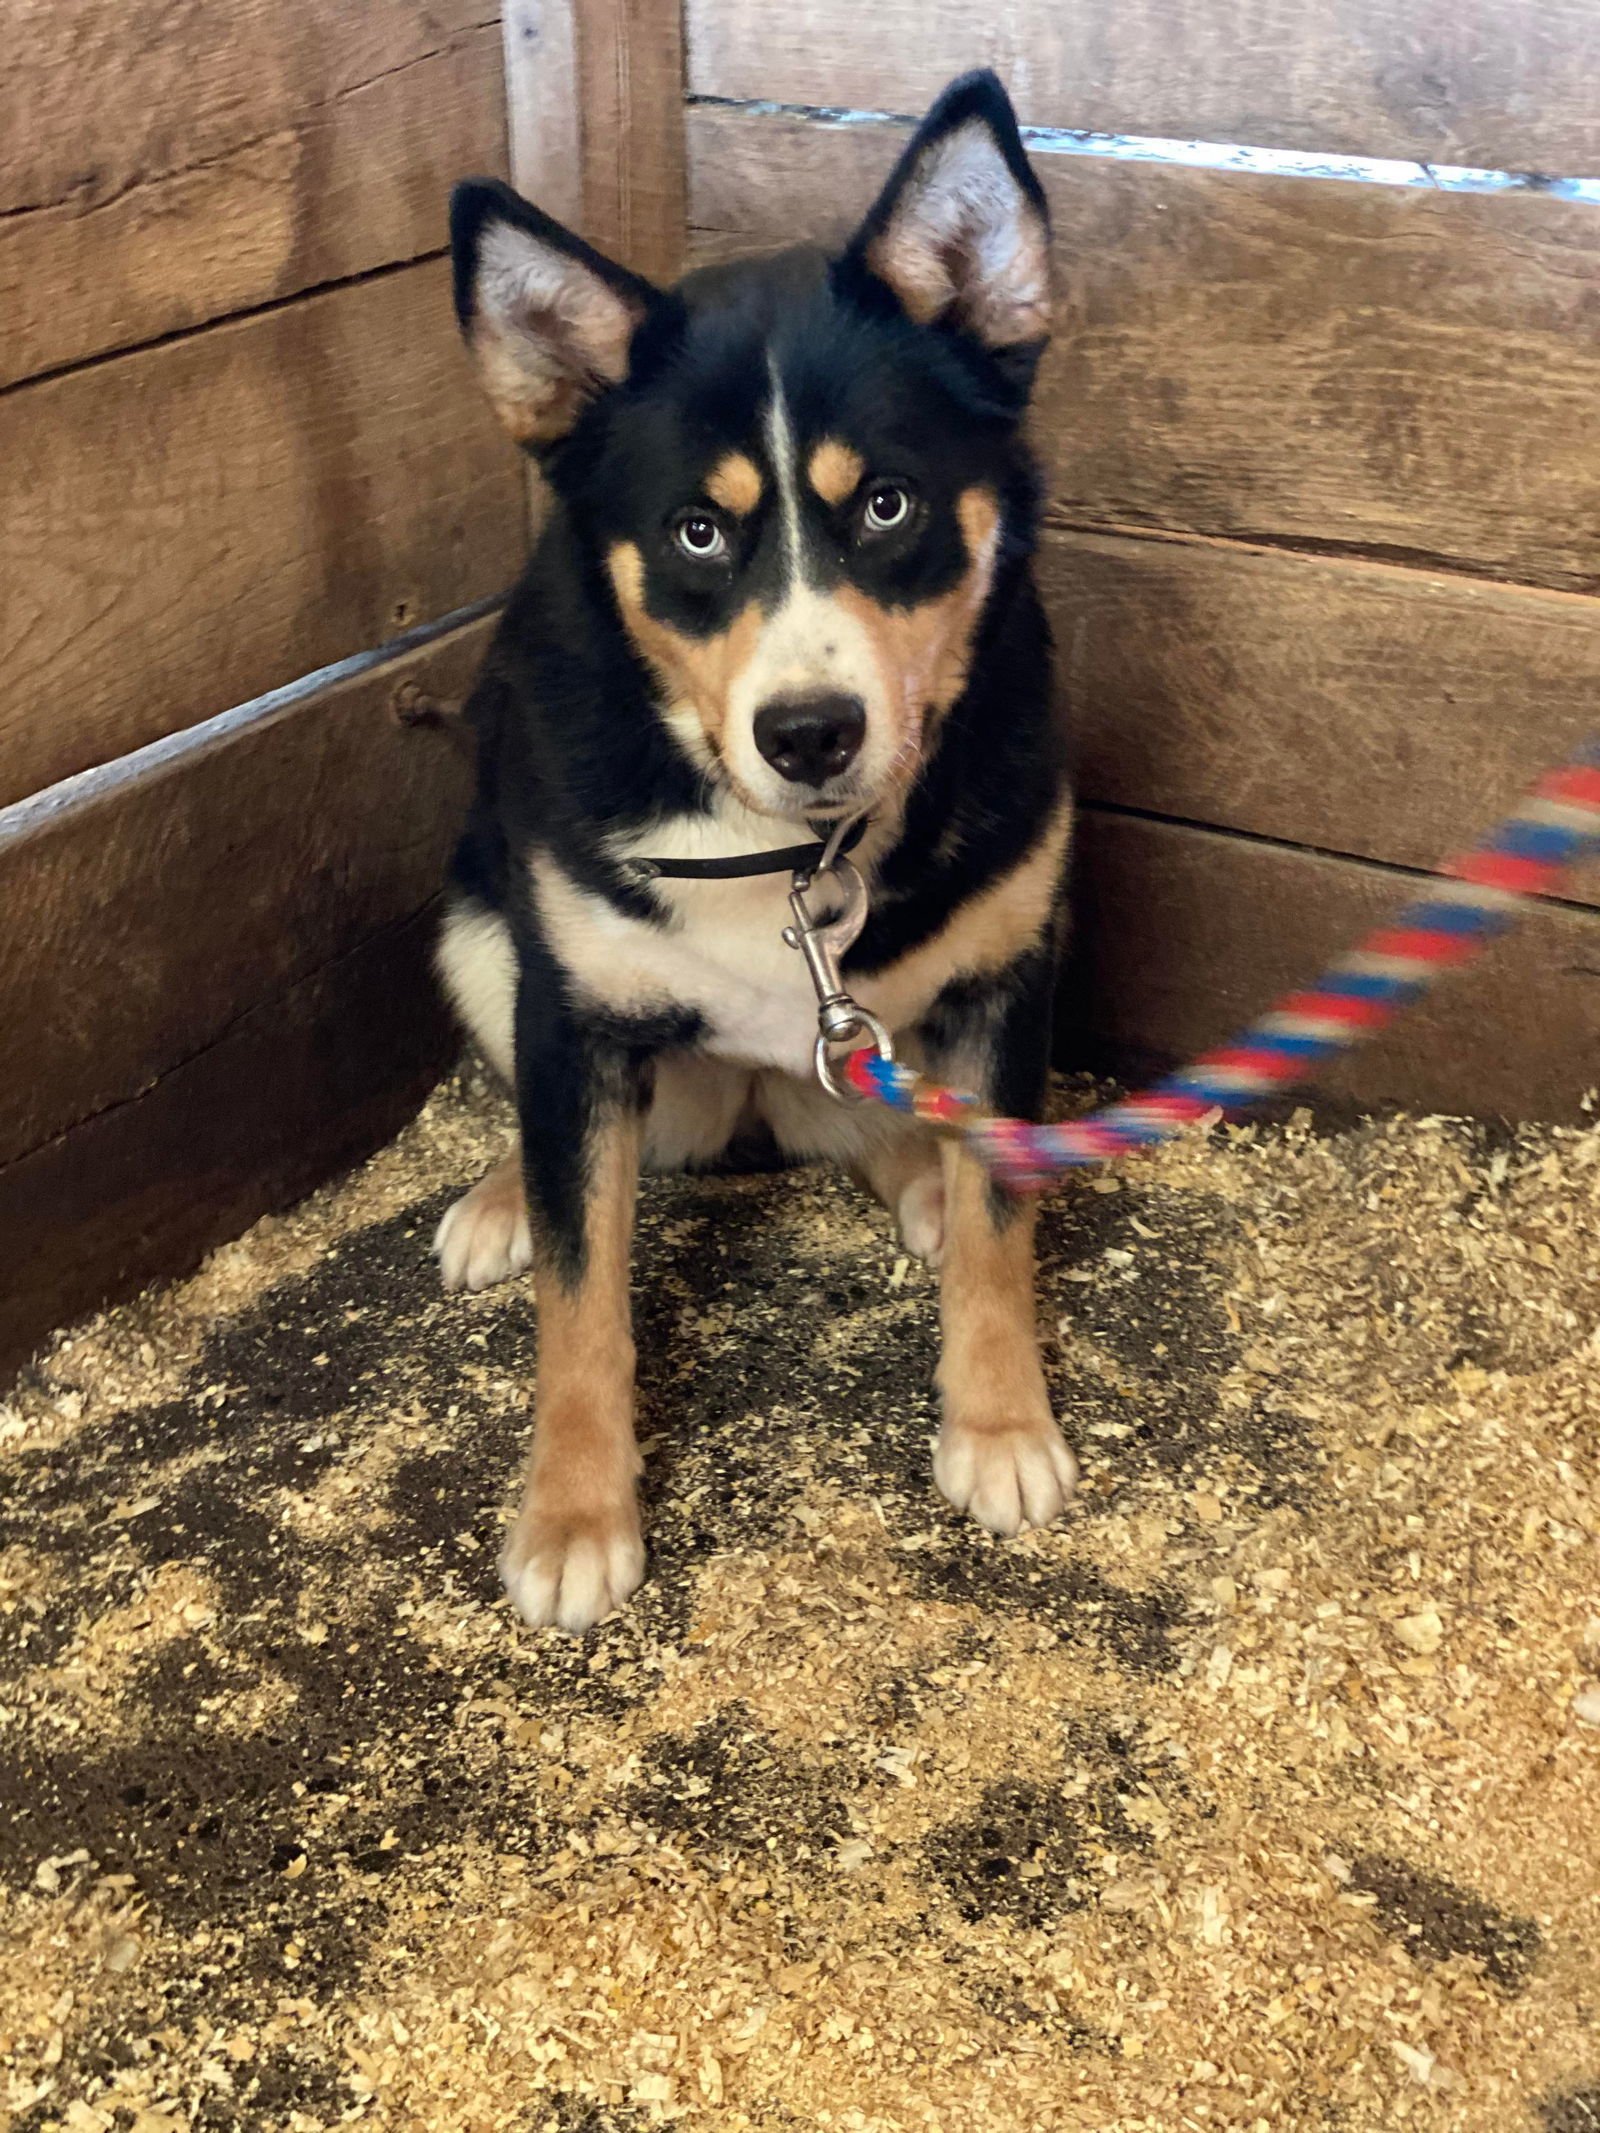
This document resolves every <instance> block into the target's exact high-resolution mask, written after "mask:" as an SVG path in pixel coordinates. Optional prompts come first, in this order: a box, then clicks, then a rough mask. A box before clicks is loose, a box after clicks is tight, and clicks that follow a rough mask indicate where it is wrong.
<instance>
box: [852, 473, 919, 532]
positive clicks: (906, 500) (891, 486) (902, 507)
mask: <svg viewBox="0 0 1600 2133" xmlns="http://www.w3.org/2000/svg"><path fill="white" fill-rule="evenodd" d="M910 516H911V498H910V497H909V496H908V495H907V494H906V492H905V490H904V489H902V488H901V486H900V484H899V483H898V482H894V481H881V482H879V483H878V485H877V487H876V488H874V489H870V490H869V491H868V492H867V501H866V506H865V508H864V509H863V511H862V513H861V530H862V532H863V533H893V532H894V530H895V529H896V527H898V526H903V525H904V524H905V522H906V520H907V519H908V518H909V517H910Z"/></svg>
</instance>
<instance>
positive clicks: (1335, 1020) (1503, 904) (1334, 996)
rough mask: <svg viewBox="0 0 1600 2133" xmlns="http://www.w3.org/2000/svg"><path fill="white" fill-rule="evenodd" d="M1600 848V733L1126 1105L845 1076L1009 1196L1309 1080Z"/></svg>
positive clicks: (872, 1069)
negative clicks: (1229, 1036)
mask: <svg viewBox="0 0 1600 2133" xmlns="http://www.w3.org/2000/svg"><path fill="white" fill-rule="evenodd" d="M1597 851H1600V735H1597V736H1596V737H1595V738H1593V739H1591V740H1590V741H1589V742H1588V743H1587V744H1586V745H1585V746H1584V747H1583V748H1582V749H1581V750H1580V751H1579V753H1578V754H1577V755H1576V756H1575V757H1574V758H1573V760H1572V761H1571V762H1570V763H1568V764H1567V765H1566V766H1565V768H1563V769H1561V770H1553V771H1550V772H1549V773H1547V775H1546V776H1544V777H1543V778H1541V779H1540V780H1539V783H1538V784H1537V785H1536V786H1535V787H1534V789H1533V791H1532V792H1531V793H1530V794H1529V795H1528V797H1527V799H1525V800H1524V801H1523V803H1522V805H1521V806H1520V807H1519V808H1518V809H1517V810H1516V812H1515V814H1512V815H1508V816H1507V817H1506V819H1505V821H1503V822H1502V823H1500V825H1499V826H1498V828H1496V829H1494V830H1492V831H1491V832H1490V834H1489V835H1488V836H1487V837H1486V838H1484V840H1483V842H1482V843H1481V844H1478V845H1475V846H1474V847H1473V849H1472V850H1471V851H1469V852H1466V853H1464V854H1462V855H1461V856H1459V857H1458V858H1455V859H1452V860H1449V861H1447V862H1446V864H1445V865H1444V866H1442V867H1441V868H1440V869H1439V874H1440V879H1439V881H1438V882H1437V884H1436V885H1435V886H1433V887H1431V888H1430V889H1429V890H1428V892H1427V894H1426V895H1424V896H1421V897H1419V898H1418V899H1417V900H1416V901H1415V902H1414V903H1410V904H1408V905H1407V906H1406V907H1405V909H1404V910H1403V911H1401V912H1400V914H1399V915H1398V917H1396V918H1395V919H1394V920H1393V921H1392V922H1391V923H1390V924H1388V925H1386V926H1380V927H1379V928H1378V929H1377V930H1376V931H1375V932H1373V933H1369V934H1368V935H1367V937H1366V939H1365V940H1364V941H1362V942H1361V943H1360V945H1359V946H1358V947H1356V948H1353V949H1352V950H1351V951H1350V953H1349V954H1348V955H1342V956H1340V957H1339V959H1338V961H1337V962H1335V963H1332V964H1330V965H1329V967H1328V968H1327V970H1325V971H1324V972H1323V974H1322V976H1321V977H1320V978H1319V979H1318V980H1317V982H1316V983H1315V984H1314V985H1311V986H1308V987H1307V988H1306V989H1305V990H1303V991H1301V992H1293V993H1290V994H1289V995H1288V997H1287V998H1286V999H1283V1000H1280V1001H1279V1002H1278V1004H1277V1006H1276V1007H1274V1008H1273V1009H1272V1010H1271V1012H1270V1013H1268V1014H1265V1015H1263V1016H1262V1017H1261V1018H1260V1020H1259V1021H1256V1022H1253V1023H1251V1025H1250V1027H1249V1028H1248V1029H1247V1030H1245V1031H1244V1033H1243V1034H1242V1035H1241V1036H1239V1037H1237V1038H1235V1040H1234V1041H1233V1043H1232V1044H1226V1045H1223V1046H1222V1047H1221V1049H1220V1050H1218V1051H1214V1052H1207V1053H1205V1054H1204V1056H1203V1057H1201V1058H1199V1059H1197V1060H1195V1061H1194V1063H1193V1064H1192V1065H1190V1066H1186V1067H1184V1068H1182V1069H1181V1070H1180V1071H1179V1072H1178V1073H1176V1074H1171V1075H1169V1076H1168V1077H1167V1078H1166V1080H1164V1081H1159V1082H1157V1083H1156V1084H1155V1086H1154V1087H1153V1088H1150V1089H1147V1090H1145V1091H1144V1092H1143V1093H1142V1094H1140V1095H1138V1096H1132V1097H1129V1098H1128V1099H1127V1100H1126V1101H1125V1102H1122V1103H1115V1104H1111V1105H1108V1106H1107V1107H1106V1108H1105V1109H1104V1110H1101V1111H1096V1112H1093V1113H1091V1114H1090V1115H1089V1116H1088V1117H1087V1118H1079V1119H1073V1120H1071V1121H1069V1122H1068V1123H1066V1124H1064V1125H1057V1126H1035V1125H1029V1124H1027V1123H1025V1122H1024V1121H1023V1120H1021V1119H1016V1118H999V1117H996V1116H995V1114H994V1113H993V1112H991V1111H988V1110H986V1109H985V1108H984V1106H983V1105H982V1104H980V1103H979V1102H978V1100H977V1098H976V1097H974V1096H968V1095H964V1094H963V1093H962V1092H961V1091H960V1090H957V1089H948V1088H944V1087H942V1086H941V1085H940V1084H939V1083H937V1082H932V1081H929V1080H927V1079H926V1077H925V1076H923V1075H921V1074H919V1073H917V1072H916V1071H915V1070H914V1069H913V1068H911V1067H907V1066H904V1065H902V1064H901V1063H900V1062H899V1061H897V1060H893V1059H885V1058H882V1057H880V1056H879V1055H878V1053H876V1052H875V1051H872V1050H870V1049H869V1050H866V1051H859V1052H853V1053H851V1055H850V1057H849V1058H848V1059H847V1060H846V1061H844V1062H843V1064H842V1066H841V1067H840V1068H839V1070H838V1071H839V1074H840V1078H841V1079H842V1080H843V1081H844V1082H845V1083H847V1084H848V1085H849V1087H850V1088H851V1089H852V1090H854V1092H855V1093H856V1094H857V1095H858V1096H862V1097H868V1098H872V1099H874V1100H875V1101H877V1102H879V1103H885V1104H888V1105H890V1106H892V1108H893V1109H895V1110H897V1111H907V1112H910V1113H912V1114H913V1115H914V1116H915V1117H917V1118H918V1119H920V1120H921V1121H922V1122H923V1123H924V1124H925V1125H928V1126H931V1127H932V1128H933V1129H934V1131H935V1132H938V1133H942V1134H945V1135H947V1136H951V1137H953V1138H956V1139H959V1140H963V1141H965V1142H966V1143H967V1145H968V1146H969V1147H970V1148H971V1149H972V1152H973V1153H974V1155H976V1156H977V1157H978V1159H979V1161H980V1162H982V1163H983V1164H984V1166H985V1167H986V1168H987V1169H988V1170H989V1171H990V1172H991V1173H992V1174H993V1175H994V1177H995V1178H996V1179H997V1180H998V1181H999V1182H1000V1183H1001V1184H1003V1185H1005V1186H1007V1187H1008V1188H1009V1189H1010V1190H1011V1191H1013V1192H1037V1191H1039V1190H1041V1189H1042V1188H1043V1187H1044V1186H1046V1185H1048V1184H1049V1183H1050V1182H1051V1180H1052V1179H1053V1178H1055V1177H1056V1176H1057V1175H1058V1174H1059V1173H1060V1172H1061V1171H1063V1170H1069V1169H1073V1168H1075V1167H1077V1166H1078V1165H1080V1164H1085V1163H1105V1162H1110V1161H1113V1160H1114V1159H1115V1158H1116V1157H1118V1156H1124V1155H1132V1154H1135V1153H1137V1152H1138V1151H1139V1150H1140V1149H1143V1148H1148V1147H1151V1146H1152V1145H1153V1144H1155V1143H1156V1142H1158V1141H1163V1140H1166V1139H1168V1138H1169V1137H1170V1136H1171V1135H1173V1134H1175V1133H1179V1132H1181V1131H1182V1130H1183V1129H1184V1128H1185V1127H1186V1126H1192V1125H1195V1124H1196V1123H1198V1122H1199V1121H1200V1120H1201V1119H1205V1118H1210V1117H1213V1116H1214V1115H1215V1114H1216V1113H1217V1112H1218V1111H1223V1112H1228V1111H1242V1110H1247V1109H1248V1108H1249V1107H1250V1105H1252V1104H1254V1103H1259V1102H1261V1101H1262V1100H1263V1099H1264V1098H1266V1097H1268V1096H1272V1095H1276V1094H1278V1093H1279V1092H1280V1091H1282V1090H1285V1089H1289V1088H1292V1087H1293V1086H1294V1085H1295V1084H1296V1083H1297V1082H1301V1081H1306V1080H1309V1079H1310V1078H1311V1076H1312V1075H1313V1074H1314V1073H1316V1072H1317V1071H1318V1070H1319V1069H1320V1068H1321V1067H1323V1066H1324V1065H1325V1064H1326V1063H1327V1062H1328V1060H1330V1059H1331V1058H1333V1057H1334V1055H1335V1054H1336V1053H1338V1052H1341V1051H1344V1050H1346V1049H1347V1048H1348V1047H1349V1046H1351V1045H1353V1044H1356V1043H1359V1042H1360V1041H1361V1040H1363V1039H1364V1038H1368V1037H1373V1036H1376V1035H1377V1033H1378V1032H1379V1031H1380V1030H1382V1029H1385V1028H1387V1027H1388V1025H1389V1023H1391V1022H1392V1021H1393V1020H1394V1019H1395V1017H1396V1016H1397V1015H1398V1014H1400V1013H1401V1011H1402V1010H1403V1009H1405V1008H1407V1007H1409V1006H1411V1005H1412V1003H1413V1002H1414V1001H1416V1000H1417V999H1419V998H1420V997H1421V995H1422V994H1423V993H1424V992H1425V991H1426V990H1427V989H1428V987H1429V986H1430V985H1431V984H1432V983H1433V982H1434V980H1435V979H1436V978H1438V977H1441V976H1442V975H1443V974H1444V972H1445V971H1447V970H1454V969H1457V968H1459V967H1460V965H1462V964H1463V963H1466V962H1469V961H1470V960H1471V958H1472V957H1473V956H1474V955H1476V954H1477V953H1478V951H1479V949H1481V948H1483V947H1484V946H1486V945H1487V943H1488V942H1490V941H1491V940H1493V939H1494V938H1495V937H1496V936H1497V935H1498V934H1501V933H1503V932H1505V931H1506V929H1507V928H1508V927H1509V926H1511V925H1512V924H1513V923H1514V922H1515V920H1516V919H1517V918H1518V916H1520V914H1521V913H1522V911H1523V910H1524V909H1525V907H1526V903H1527V900H1528V899H1529V898H1530V897H1535V896H1547V895H1549V894H1550V893H1551V892H1552V891H1553V890H1555V889H1556V888H1557V887H1558V886H1559V885H1560V882H1561V879H1562V877H1563V875H1565V874H1566V873H1567V871H1568V870H1569V869H1570V868H1572V867H1573V866H1575V865H1577V863H1578V862H1579V861H1580V860H1582V859H1585V858H1588V857H1590V856H1591V855H1592V854H1594V853H1595V852H1597Z"/></svg>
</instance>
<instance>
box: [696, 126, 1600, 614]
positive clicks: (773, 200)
mask: <svg viewBox="0 0 1600 2133" xmlns="http://www.w3.org/2000/svg"><path fill="white" fill-rule="evenodd" d="M904 138H905V134H904V130H903V129H901V128H897V127H890V126H878V125H850V126H836V125H829V124H826V123H821V122H816V121H802V120H794V119H789V118H784V117H778V116H770V115H768V116H762V115H759V114H752V113H749V112H735V111H722V110H715V109H699V110H696V111H694V112H692V113H691V118H690V126H689V196H690V221H691V226H692V230H693V233H694V234H693V237H692V242H691V255H692V256H693V257H695V258H697V259H707V258H722V257H727V256H728V255H730V254H731V253H734V252H738V251H740V250H746V249H751V248H760V247H761V246H764V245H771V244H777V243H783V242H792V241H793V239H794V238H795V236H796V235H798V234H800V233H810V234H817V235H821V236H833V235H837V234H841V233H842V232H843V230H844V229H846V228H847V227H848V226H849V224H850V223H851V222H852V221H853V220H854V219H855V217H856V216H857V215H858V214H859V213H860V211H861V208H862V206H863V204H864V202H865V201H866V200H867V199H869V198H870V197H871V194H872V192H873V189H874V187H875V186H876V185H877V184H878V183H879V182H880V180H881V178H882V176H883V174H884V172H885V171H886V170H887V168H888V166H889V164H890V162H891V161H892V159H893V157H894V156H895V154H896V153H897V152H898V150H899V149H900V147H901V146H902V144H903V141H904ZM1035 168H1036V169H1037V170H1038V172H1039V175H1040V177H1041V179H1042V181H1043V183H1044V186H1045V190H1046V192H1047V193H1048V195H1049V199H1050V206H1051V212H1052V215H1053V217H1054V221H1055V230H1056V244H1055V252H1056V258H1057V261H1058V275H1059V279H1060V284H1061V289H1062V304H1061V317H1060V327H1059V331H1058V334H1057V337H1056V341H1055V343H1054V345H1053V347H1052V350H1051V353H1050V355H1049V357H1048V359H1047V360H1046V363H1045V365H1044V367H1043V369H1042V371H1041V374H1040V383H1039V394H1038V401H1037V411H1036V422H1035V428H1036V433H1037V435H1038V437H1039V439H1040V442H1041V444H1042V446H1043V449H1044V452H1045V456H1046V459H1047V461H1048V465H1049V472H1050V477H1051V492H1052V496H1053V499H1054V504H1055V508H1056V510H1057V513H1058V515H1059V516H1063V517H1066V518H1069V519H1071V520H1072V521H1074V522H1076V523H1080V524H1093V525H1097V526H1104V525H1107V524H1110V525H1139V526H1155V527H1164V528H1171V529H1176V530H1181V531H1186V532H1194V533H1205V534H1215V535H1223V536H1231V537H1235V538H1238V539H1243V540H1255V541H1257V542H1265V543H1272V542H1287V543H1309V544H1318V543H1324V544H1333V545H1336V546H1341V547H1345V548H1351V549H1357V550H1360V551H1362V552H1366V553H1375V554H1380V555H1385V556H1388V557H1390V558H1391V559H1394V560H1404V559H1415V558H1418V557H1423V558H1442V559H1444V560H1446V561H1447V562H1448V563H1450V564H1451V565H1452V566H1453V567H1458V568H1461V569H1466V570H1470V571H1474V572H1477V573H1479V574H1481V575H1484V576H1493V577H1505V578H1510V579H1520V580H1524V581H1527V582H1531V583H1537V584H1547V585H1554V586H1558V587H1562V588H1566V589H1570V590H1576V591H1584V590H1590V591H1592V590H1595V589H1597V588H1600V455H1597V454H1596V452H1595V450H1594V449H1593V448H1592V446H1591V444H1590V443H1589V439H1590V438H1591V437H1592V435H1593V434H1594V425H1593V424H1592V422H1591V421H1590V420H1589V410H1590V409H1591V408H1592V407H1594V406H1595V405H1596V404H1600V397H1597V396H1600V343H1597V342H1596V339H1595V336H1594V334H1593V332H1592V330H1591V327H1590V314H1591V312H1592V310H1593V308H1594V305H1595V302H1596V290H1597V287H1600V215H1596V213H1595V212H1594V210H1593V208H1592V207H1589V206H1586V205H1583V204H1580V203H1576V202H1570V201H1559V200H1551V199H1546V198H1541V197H1538V196H1535V195H1531V194H1515V195H1505V196H1487V197H1486V196H1478V195H1468V194H1460V193H1429V192H1422V191H1417V192H1410V191H1405V190H1401V189H1397V188H1393V187H1387V186H1377V185H1349V184H1335V183H1331V182H1329V183H1324V182H1321V181H1317V182H1309V181H1307V180H1305V179H1290V178H1268V177H1258V176H1253V175H1246V174H1242V173H1239V172H1233V171H1208V170H1193V169H1185V168H1179V167H1177V166H1174V165H1148V164H1130V163H1121V162H1115V161H1108V160H1105V159H1102V158H1097V157H1087V156H1068V155H1043V156H1039V157H1037V158H1036V159H1035Z"/></svg>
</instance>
